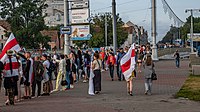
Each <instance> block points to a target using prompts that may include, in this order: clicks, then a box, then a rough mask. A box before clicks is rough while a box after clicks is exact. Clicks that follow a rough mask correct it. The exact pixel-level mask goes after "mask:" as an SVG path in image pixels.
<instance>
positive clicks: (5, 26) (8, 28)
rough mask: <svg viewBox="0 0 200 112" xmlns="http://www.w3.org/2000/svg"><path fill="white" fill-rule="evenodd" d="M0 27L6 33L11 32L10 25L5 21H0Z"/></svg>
mask: <svg viewBox="0 0 200 112" xmlns="http://www.w3.org/2000/svg"><path fill="white" fill-rule="evenodd" d="M0 26H1V27H3V28H4V29H6V30H7V31H11V25H10V24H9V23H8V22H7V21H6V20H0Z"/></svg>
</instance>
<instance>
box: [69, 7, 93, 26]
mask: <svg viewBox="0 0 200 112" xmlns="http://www.w3.org/2000/svg"><path fill="white" fill-rule="evenodd" d="M88 18H89V9H76V10H72V24H83V23H88Z"/></svg>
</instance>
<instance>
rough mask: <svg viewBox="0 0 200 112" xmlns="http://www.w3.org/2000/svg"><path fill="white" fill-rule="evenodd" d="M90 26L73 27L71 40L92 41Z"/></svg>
mask: <svg viewBox="0 0 200 112" xmlns="http://www.w3.org/2000/svg"><path fill="white" fill-rule="evenodd" d="M90 38H91V34H90V26H89V25H75V26H72V34H71V40H90Z"/></svg>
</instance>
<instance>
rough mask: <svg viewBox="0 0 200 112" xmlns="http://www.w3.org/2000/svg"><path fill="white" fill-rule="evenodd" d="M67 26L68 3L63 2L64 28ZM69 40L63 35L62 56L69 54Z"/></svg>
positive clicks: (66, 0) (66, 35)
mask: <svg viewBox="0 0 200 112" xmlns="http://www.w3.org/2000/svg"><path fill="white" fill-rule="evenodd" d="M68 25H69V1H68V0H64V27H66V26H68ZM69 47H70V39H69V35H68V34H65V44H64V54H67V55H68V54H69V53H70V52H69Z"/></svg>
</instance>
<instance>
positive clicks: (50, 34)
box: [41, 30, 58, 42]
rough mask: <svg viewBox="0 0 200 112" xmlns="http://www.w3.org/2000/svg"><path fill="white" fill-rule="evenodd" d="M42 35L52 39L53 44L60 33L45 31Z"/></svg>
mask: <svg viewBox="0 0 200 112" xmlns="http://www.w3.org/2000/svg"><path fill="white" fill-rule="evenodd" d="M41 33H42V35H43V36H49V37H51V41H52V42H56V41H57V37H58V31H57V30H43V31H41Z"/></svg>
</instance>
